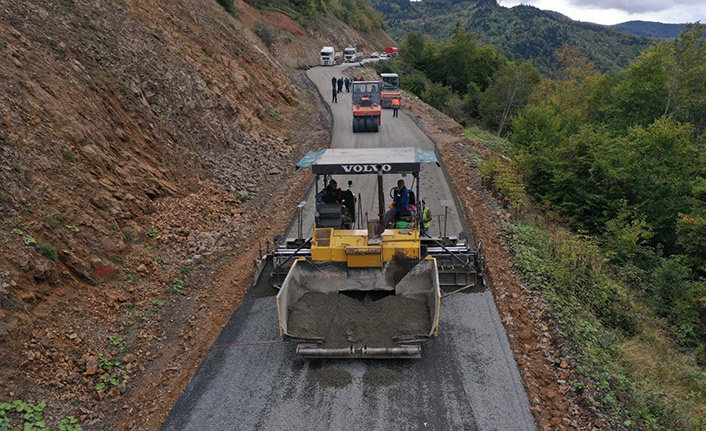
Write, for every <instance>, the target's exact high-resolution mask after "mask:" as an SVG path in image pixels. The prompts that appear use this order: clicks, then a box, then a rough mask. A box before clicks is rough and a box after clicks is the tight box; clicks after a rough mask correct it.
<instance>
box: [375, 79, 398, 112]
mask: <svg viewBox="0 0 706 431" xmlns="http://www.w3.org/2000/svg"><path fill="white" fill-rule="evenodd" d="M380 79H382V91H381V92H380V106H382V108H383V109H389V108H391V107H392V100H393V99H394V98H398V99H400V100H402V93H400V77H399V75H397V74H396V73H381V74H380Z"/></svg>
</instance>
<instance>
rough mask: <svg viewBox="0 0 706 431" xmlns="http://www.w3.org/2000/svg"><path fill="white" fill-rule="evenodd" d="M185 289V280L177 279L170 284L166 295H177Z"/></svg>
mask: <svg viewBox="0 0 706 431" xmlns="http://www.w3.org/2000/svg"><path fill="white" fill-rule="evenodd" d="M183 289H184V280H182V279H181V278H175V279H173V280H172V281H170V282H169V287H168V288H167V289H166V290H165V292H166V293H170V294H177V293H181V291H182V290H183Z"/></svg>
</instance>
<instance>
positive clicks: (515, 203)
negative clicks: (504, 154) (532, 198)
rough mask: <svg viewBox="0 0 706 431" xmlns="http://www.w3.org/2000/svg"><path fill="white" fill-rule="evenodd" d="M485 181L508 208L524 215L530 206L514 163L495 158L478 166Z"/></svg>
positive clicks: (483, 161) (520, 176)
mask: <svg viewBox="0 0 706 431" xmlns="http://www.w3.org/2000/svg"><path fill="white" fill-rule="evenodd" d="M478 169H479V171H480V175H481V178H482V179H483V181H484V182H485V183H486V184H487V185H488V186H489V187H490V188H491V189H492V190H493V191H495V192H496V193H497V194H499V195H500V197H501V199H502V200H503V203H504V204H505V206H506V207H509V208H510V210H512V211H514V212H516V213H522V212H523V211H524V210H525V209H526V208H527V206H528V205H529V198H528V197H527V192H526V191H525V185H524V183H523V180H522V175H521V174H520V173H519V172H518V170H517V167H516V166H515V164H514V163H513V162H510V161H507V160H502V159H500V158H498V157H493V158H491V159H488V160H482V161H481V162H480V164H479V166H478Z"/></svg>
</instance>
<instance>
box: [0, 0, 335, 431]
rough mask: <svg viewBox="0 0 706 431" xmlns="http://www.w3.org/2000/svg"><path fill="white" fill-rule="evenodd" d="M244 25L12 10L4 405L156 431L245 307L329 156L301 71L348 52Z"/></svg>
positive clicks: (120, 6)
mask: <svg viewBox="0 0 706 431" xmlns="http://www.w3.org/2000/svg"><path fill="white" fill-rule="evenodd" d="M239 11H240V19H236V18H234V17H232V16H230V15H229V14H227V13H226V12H225V11H224V10H223V8H222V7H221V6H220V5H219V4H218V2H216V1H215V0H214V1H195V0H178V1H174V2H158V1H151V0H144V1H140V0H138V1H129V2H125V1H110V2H108V1H102V0H98V1H93V2H78V1H73V0H54V1H48V2H47V1H34V0H30V1H22V2H11V1H7V0H2V1H0V210H1V214H2V217H1V219H0V401H12V400H14V399H21V400H24V401H26V402H30V403H38V402H40V401H45V402H47V403H48V406H47V408H46V410H45V412H44V413H45V416H46V417H47V418H48V424H49V425H50V426H56V423H57V421H58V419H59V418H61V417H65V416H67V415H74V416H76V417H77V418H79V419H80V421H81V425H82V426H83V428H84V429H112V428H115V429H156V428H158V427H159V424H161V421H162V420H163V417H164V416H165V415H166V412H167V411H168V409H169V407H171V404H172V403H173V401H174V400H175V399H176V397H177V396H178V394H179V393H180V391H181V389H182V388H183V387H184V385H185V384H186V382H187V381H188V378H189V377H190V376H191V374H192V373H193V370H194V369H195V368H196V366H197V365H198V363H199V361H200V358H202V357H203V355H204V353H205V350H206V349H207V348H208V346H210V344H211V343H212V341H213V340H214V339H215V337H216V336H217V334H218V332H219V331H220V328H221V327H222V326H223V324H224V323H225V321H226V319H227V318H228V316H229V315H230V314H231V313H232V311H233V309H234V308H235V307H236V306H237V304H238V302H239V300H240V299H241V298H242V296H243V295H244V293H245V291H246V290H247V288H248V286H249V283H250V280H251V277H252V271H251V270H252V259H254V258H255V257H256V256H257V255H258V253H259V252H260V251H259V244H260V245H261V246H262V247H263V248H264V242H265V241H266V240H268V239H269V240H271V238H272V236H273V235H274V234H275V233H278V232H281V231H282V230H283V227H284V225H285V224H286V223H287V221H288V220H289V216H290V214H289V213H290V208H291V207H293V206H295V205H296V199H297V198H298V196H300V195H301V193H302V191H303V189H304V188H305V187H306V185H307V182H308V180H309V178H308V177H307V176H305V175H301V174H296V173H295V172H294V170H293V165H294V161H295V160H297V159H298V158H299V157H300V156H301V155H302V154H303V153H304V152H305V151H307V150H308V149H310V148H321V147H323V146H324V145H326V142H327V139H328V131H327V128H328V119H327V118H326V114H325V113H326V111H325V110H323V109H322V108H321V106H319V98H318V96H317V95H315V93H312V92H311V91H310V90H307V81H306V79H305V78H304V77H303V76H302V74H301V73H300V72H297V71H295V70H293V69H291V68H288V67H287V66H286V65H285V64H295V63H296V60H295V59H296V58H298V57H299V54H297V52H299V51H305V50H306V49H307V48H306V47H307V46H319V45H322V44H324V43H328V42H329V41H319V40H318V39H317V37H318V36H317V35H316V34H315V33H316V32H315V30H313V29H305V28H302V27H300V26H299V25H298V24H297V23H296V22H294V21H293V20H291V19H290V18H288V17H286V16H283V15H281V14H277V13H260V12H257V11H254V10H252V11H250V10H249V9H248V8H247V7H246V6H245V5H244V4H243V3H240V4H239ZM249 14H259V15H257V17H256V18H253V16H251V15H249ZM246 22H249V23H250V25H251V26H252V25H254V24H253V23H254V22H264V23H266V24H267V25H270V26H273V27H275V28H278V29H280V30H278V31H279V32H280V33H278V34H280V35H290V36H291V38H284V40H285V41H289V43H290V44H291V46H292V49H291V51H292V52H293V53H294V54H292V55H290V56H280V55H277V54H276V53H277V50H278V49H283V48H282V44H279V43H276V44H275V45H273V46H270V49H268V47H267V46H265V45H264V44H263V43H262V41H260V40H259V38H258V37H257V36H255V35H254V33H253V32H252V31H251V27H249V26H248V25H246V24H245V23H246ZM339 25H340V23H339ZM277 26H279V27H277ZM273 52H274V53H275V54H273ZM280 60H282V61H280ZM283 60H287V61H283ZM302 124H307V127H306V128H305V130H302V127H301V125H302ZM13 420H19V419H17V418H15V419H13ZM13 424H15V423H13ZM15 425H18V426H20V427H21V426H22V423H19V424H15Z"/></svg>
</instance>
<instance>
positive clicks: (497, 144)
mask: <svg viewBox="0 0 706 431" xmlns="http://www.w3.org/2000/svg"><path fill="white" fill-rule="evenodd" d="M463 135H464V136H465V137H466V138H468V139H472V140H474V141H478V142H480V143H481V144H483V145H485V146H486V147H488V148H490V149H491V150H493V151H496V152H498V153H501V154H504V155H506V156H508V155H510V154H512V144H511V143H510V141H508V140H507V139H505V138H501V137H499V136H495V135H493V134H492V133H489V132H486V131H485V130H482V129H481V128H480V127H477V126H472V127H469V128H467V129H465V130H464V131H463Z"/></svg>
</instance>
